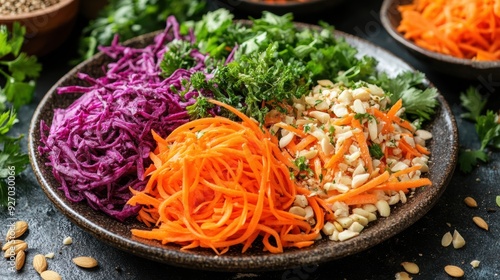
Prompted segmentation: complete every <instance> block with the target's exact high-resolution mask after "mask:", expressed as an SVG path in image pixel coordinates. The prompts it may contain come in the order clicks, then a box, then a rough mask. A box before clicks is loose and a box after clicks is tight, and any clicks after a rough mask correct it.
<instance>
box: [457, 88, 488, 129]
mask: <svg viewBox="0 0 500 280" xmlns="http://www.w3.org/2000/svg"><path fill="white" fill-rule="evenodd" d="M460 102H461V104H462V106H463V107H464V108H465V109H467V111H468V112H466V113H463V114H462V115H461V117H462V118H464V119H469V120H471V121H476V119H477V118H478V117H479V116H480V115H481V112H482V111H483V109H484V106H485V105H486V102H487V100H486V99H483V97H482V96H481V94H480V93H479V91H477V90H476V89H475V88H473V87H469V88H468V89H467V90H466V91H465V92H462V93H460Z"/></svg>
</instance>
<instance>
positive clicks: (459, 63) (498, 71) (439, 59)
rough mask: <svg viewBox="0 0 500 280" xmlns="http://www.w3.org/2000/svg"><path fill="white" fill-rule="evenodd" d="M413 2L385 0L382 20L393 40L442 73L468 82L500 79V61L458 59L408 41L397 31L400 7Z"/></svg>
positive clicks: (381, 15)
mask: <svg viewBox="0 0 500 280" xmlns="http://www.w3.org/2000/svg"><path fill="white" fill-rule="evenodd" d="M411 2H413V1H412V0H384V2H383V3H382V7H381V9H380V20H381V21H382V25H383V26H384V28H385V29H386V30H387V32H388V33H389V35H390V36H391V37H392V38H394V39H395V40H396V41H397V42H398V43H399V44H401V45H403V46H404V47H405V48H406V49H407V50H408V51H409V52H410V53H411V54H413V55H414V56H415V57H417V58H418V59H420V60H421V61H423V62H425V63H426V64H427V65H429V66H430V67H431V68H432V69H435V70H436V71H439V72H441V73H445V74H448V75H451V76H455V77H459V78H463V79H467V80H477V79H478V78H480V77H482V78H483V79H485V80H491V81H495V80H498V79H500V61H479V60H472V59H463V58H457V57H453V56H451V55H446V54H441V53H437V52H433V51H430V50H427V49H424V48H422V47H419V46H417V45H416V44H415V43H413V42H412V41H411V40H408V39H406V38H405V37H404V36H403V34H401V33H400V32H398V31H397V27H398V25H399V23H400V22H401V13H400V12H399V11H398V6H399V5H405V4H410V3H411Z"/></svg>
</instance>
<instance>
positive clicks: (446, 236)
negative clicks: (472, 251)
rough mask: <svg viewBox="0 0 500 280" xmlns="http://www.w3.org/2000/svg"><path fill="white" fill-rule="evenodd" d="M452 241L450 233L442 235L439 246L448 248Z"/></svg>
mask: <svg viewBox="0 0 500 280" xmlns="http://www.w3.org/2000/svg"><path fill="white" fill-rule="evenodd" d="M452 241H453V236H452V235H451V232H449V231H448V232H447V233H445V234H444V235H443V238H441V245H442V246H443V247H448V246H450V245H451V242H452Z"/></svg>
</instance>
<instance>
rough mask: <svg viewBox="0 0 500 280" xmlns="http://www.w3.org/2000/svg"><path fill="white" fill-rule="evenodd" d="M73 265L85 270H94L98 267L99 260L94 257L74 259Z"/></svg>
mask: <svg viewBox="0 0 500 280" xmlns="http://www.w3.org/2000/svg"><path fill="white" fill-rule="evenodd" d="M73 263H75V264H76V265H77V266H79V267H83V268H94V267H96V266H97V265H98V262H97V260H96V259H94V258H92V257H76V258H73Z"/></svg>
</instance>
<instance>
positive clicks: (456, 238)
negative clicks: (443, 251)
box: [452, 230, 465, 249]
mask: <svg viewBox="0 0 500 280" xmlns="http://www.w3.org/2000/svg"><path fill="white" fill-rule="evenodd" d="M452 243H453V248H455V249H460V248H462V247H464V246H465V239H464V238H463V237H462V235H461V234H460V233H459V232H458V231H457V230H455V231H454V232H453V241H452Z"/></svg>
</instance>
